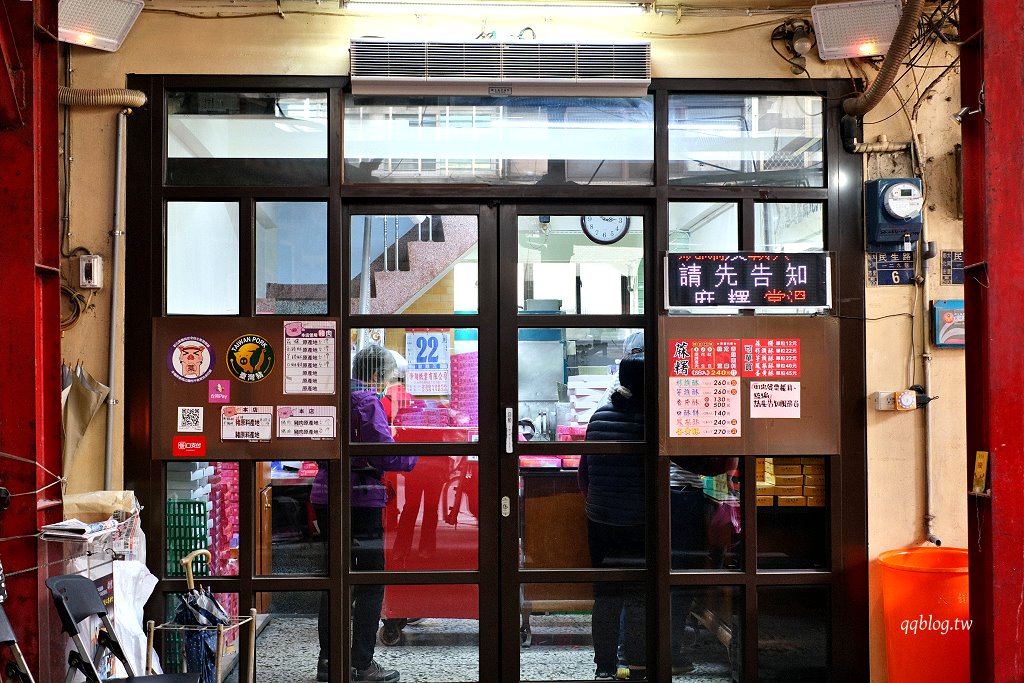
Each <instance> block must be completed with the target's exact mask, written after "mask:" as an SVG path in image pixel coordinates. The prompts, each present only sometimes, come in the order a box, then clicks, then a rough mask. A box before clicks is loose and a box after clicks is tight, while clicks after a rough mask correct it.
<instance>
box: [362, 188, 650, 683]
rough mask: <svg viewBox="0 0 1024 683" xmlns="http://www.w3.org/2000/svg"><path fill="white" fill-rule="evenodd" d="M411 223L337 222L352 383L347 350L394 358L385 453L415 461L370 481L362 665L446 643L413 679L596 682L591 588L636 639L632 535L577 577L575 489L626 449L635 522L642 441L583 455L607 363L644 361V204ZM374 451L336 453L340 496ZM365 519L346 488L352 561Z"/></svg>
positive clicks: (641, 588) (579, 546)
mask: <svg viewBox="0 0 1024 683" xmlns="http://www.w3.org/2000/svg"><path fill="white" fill-rule="evenodd" d="M406 210H407V211H409V213H407V214H403V215H400V216H396V215H393V214H385V213H383V212H380V213H378V212H376V211H375V210H374V209H372V208H371V207H365V208H363V207H359V208H353V209H352V210H351V213H350V214H349V216H348V217H347V219H346V223H345V224H346V225H347V226H348V227H349V231H348V235H349V236H348V239H349V246H350V254H351V258H350V263H349V283H350V289H349V313H350V316H351V317H350V319H351V320H352V326H351V329H350V338H351V342H352V351H353V353H352V356H353V359H354V361H353V365H352V376H353V377H356V378H359V377H363V376H364V375H365V374H366V372H365V369H364V368H363V366H362V363H363V360H364V356H365V354H366V352H364V351H362V349H366V348H369V347H371V346H375V345H380V346H383V347H384V348H385V349H387V350H388V353H389V355H391V356H392V357H393V358H394V359H395V360H397V365H396V367H395V368H393V369H391V370H390V371H391V372H393V373H394V375H395V376H394V378H393V379H392V381H391V382H389V383H385V384H387V386H382V387H379V388H378V393H381V394H382V395H383V397H384V402H385V405H386V406H388V408H389V410H388V417H389V420H390V422H391V425H390V431H391V434H392V436H393V438H394V440H395V442H396V443H395V444H394V445H393V446H390V447H389V450H388V452H389V453H391V454H393V455H395V456H396V457H408V458H415V463H414V465H413V466H412V468H411V469H410V470H409V471H395V472H387V473H385V474H384V477H383V479H384V481H385V482H386V483H387V484H388V486H389V488H390V490H391V493H390V494H389V495H390V498H389V500H388V502H387V505H386V507H385V509H384V512H383V528H384V533H383V539H382V542H381V543H382V547H383V558H384V559H383V566H372V567H369V568H368V569H369V571H363V570H362V569H361V568H360V567H359V566H358V563H357V566H354V567H352V574H351V583H352V590H353V594H354V595H355V594H357V592H358V591H359V590H362V589H361V588H360V587H361V586H365V585H375V586H380V585H383V586H384V599H383V610H382V617H383V625H382V627H381V629H380V633H379V638H378V640H379V643H380V644H379V645H378V646H377V647H378V651H377V658H378V660H379V661H381V662H382V663H383V664H384V665H385V666H388V667H393V668H395V669H399V668H402V669H404V670H406V671H408V672H409V673H408V674H403V678H404V677H405V675H411V674H412V672H413V671H418V670H419V669H420V668H421V667H422V666H423V665H424V664H425V663H426V662H427V661H428V660H429V657H430V649H431V648H432V647H436V646H437V645H439V644H444V645H445V646H446V653H447V654H446V657H445V662H446V664H445V666H446V667H447V668H442V669H437V668H435V669H433V670H432V672H431V673H430V674H429V677H428V678H424V679H422V680H432V681H463V680H498V679H497V678H491V676H500V677H501V680H508V681H518V680H529V681H549V680H592V679H593V677H594V674H595V667H596V664H595V662H594V649H593V634H592V621H593V619H592V613H593V605H594V594H595V587H596V589H597V591H598V592H599V593H600V592H601V590H602V587H604V588H605V592H606V593H609V594H613V595H619V594H628V595H629V596H630V597H631V598H632V597H636V598H637V600H636V601H634V603H631V604H633V605H634V606H636V607H638V608H639V609H637V610H631V614H630V618H631V620H632V621H631V628H633V629H634V631H635V630H637V629H639V630H641V631H643V632H645V631H646V621H645V620H644V618H643V604H642V603H643V602H644V600H645V598H644V597H643V596H644V595H645V594H646V588H645V582H646V580H647V579H646V572H647V568H648V564H649V563H648V560H647V557H646V553H645V552H644V542H643V538H642V537H641V538H640V539H639V541H640V543H639V546H637V547H638V548H639V554H638V555H635V556H632V557H630V558H628V559H626V558H619V557H615V558H610V559H609V561H608V562H606V563H603V564H602V566H600V568H599V569H598V570H596V571H591V570H592V568H593V566H594V559H593V557H592V555H591V553H590V551H589V550H588V542H587V537H588V530H587V517H586V512H585V497H584V494H583V492H582V491H581V489H580V483H579V482H580V479H579V476H578V473H579V466H580V461H581V457H590V458H600V457H613V458H617V457H623V456H622V455H612V454H625V455H626V456H628V457H629V458H630V459H632V460H634V461H635V463H636V468H635V470H634V471H635V473H636V474H637V475H638V477H639V479H637V480H636V481H633V482H629V483H626V487H627V489H630V490H631V493H632V494H633V496H632V499H633V501H634V507H635V509H636V510H637V511H639V514H640V515H641V517H643V516H644V515H645V514H646V509H647V506H646V497H645V494H644V490H645V489H646V482H645V476H646V475H645V472H647V471H648V470H649V469H650V468H649V467H648V466H647V464H646V459H647V456H646V454H647V453H650V452H651V449H650V448H648V447H647V445H646V444H647V439H648V438H649V436H650V434H652V433H653V431H652V430H650V429H648V428H647V426H646V424H643V423H641V424H640V425H639V430H638V431H636V432H634V433H632V434H628V435H626V436H624V437H623V439H624V440H623V441H622V442H621V443H615V444H609V443H605V444H598V445H594V444H590V443H586V442H585V439H586V434H587V424H588V421H589V420H590V418H591V417H592V416H593V414H594V413H595V411H596V409H597V408H598V407H600V405H602V404H603V403H605V402H607V401H608V399H609V397H610V395H611V393H612V391H613V389H614V387H615V386H616V383H617V370H618V364H619V362H620V360H621V359H622V358H623V356H624V355H627V354H629V353H635V352H640V353H642V351H643V350H644V335H643V333H644V327H645V324H644V318H643V311H644V309H645V306H646V305H647V304H646V302H645V289H644V286H643V285H644V282H645V281H646V280H647V279H648V277H647V275H646V273H645V264H646V261H645V259H644V253H645V252H644V250H645V240H646V239H647V237H648V236H647V235H646V233H645V230H644V227H645V215H644V211H643V208H642V207H638V206H631V207H614V211H611V210H609V209H607V208H601V209H600V211H601V215H597V213H598V211H594V212H589V211H588V212H583V211H577V210H572V211H571V212H568V211H566V208H565V207H556V206H547V207H539V208H538V207H511V206H508V207H501V208H499V209H498V210H497V211H492V210H490V209H489V208H477V207H468V208H467V207H459V208H458V209H457V210H451V208H449V207H446V210H444V211H441V210H440V209H438V208H435V207H416V208H415V209H410V208H403V211H406ZM591 213H593V215H591ZM392 352H393V353H392ZM375 362H378V361H375ZM381 364H382V366H386V367H387V368H390V363H381ZM641 368H642V366H641ZM644 372H645V371H644V370H643V369H641V375H643V373H644ZM371 374H372V373H371ZM353 400H354V399H353ZM352 409H353V410H355V409H356V406H355V405H353V406H352ZM641 419H643V418H641ZM375 440H376V438H375V437H374V436H373V435H372V434H364V435H363V437H362V438H361V439H359V440H358V441H357V442H353V443H351V444H350V447H349V449H348V452H349V456H350V457H349V461H350V464H351V467H352V468H353V469H352V470H351V472H352V473H351V475H350V476H351V477H352V484H351V485H352V486H353V487H356V486H357V485H358V482H357V480H358V478H359V477H360V476H361V474H360V473H359V472H357V471H356V469H355V467H356V465H357V464H358V463H359V462H364V461H372V460H373V458H374V457H375V456H374V455H371V454H373V453H377V452H379V451H375V450H374V448H375V446H376V444H371V443H370V442H371V441H375ZM587 451H597V452H599V453H601V454H604V455H597V454H589V453H587ZM364 454H365V455H364ZM352 490H353V491H355V488H353V489H352ZM360 504H361V502H360V500H358V496H356V494H355V493H353V494H352V496H351V497H350V509H349V513H350V514H349V515H348V517H349V519H350V520H353V521H352V522H351V523H350V528H349V538H350V541H349V542H350V543H352V544H353V551H355V550H358V549H360V548H363V547H365V546H366V545H367V543H368V542H369V543H372V541H367V540H366V539H365V538H363V537H361V536H360V535H359V534H360V531H359V530H358V529H356V528H355V524H356V522H355V521H354V520H356V518H357V514H356V513H358V512H359V510H356V509H354V508H355V506H357V505H360ZM639 522H640V527H641V528H642V527H643V519H640V520H639ZM355 554H357V553H355V552H353V555H355ZM380 571H383V572H384V574H383V575H381V574H377V572H380ZM366 582H372V583H370V584H367V583H366ZM615 619H616V620H615V624H614V625H612V626H611V628H614V630H615V631H616V633H617V632H618V617H616V618H615ZM637 619H639V621H637ZM634 635H636V634H634ZM634 640H635V642H639V643H643V633H641V634H640V637H638V638H635V639H634ZM613 647H615V646H614V645H613ZM492 648H493V649H492ZM417 652H419V653H420V655H417ZM496 654H497V655H499V656H497V657H495V656H494V655H496ZM399 655H400V656H399ZM645 656H646V653H643V654H636V655H635V658H640V657H645ZM417 662H419V663H417ZM498 662H500V664H498ZM615 663H617V662H615ZM615 663H613V664H612V666H614V664H615ZM624 663H625V662H624ZM634 663H635V664H636V663H637V662H634ZM410 667H412V668H410ZM417 680H420V679H419V678H417Z"/></svg>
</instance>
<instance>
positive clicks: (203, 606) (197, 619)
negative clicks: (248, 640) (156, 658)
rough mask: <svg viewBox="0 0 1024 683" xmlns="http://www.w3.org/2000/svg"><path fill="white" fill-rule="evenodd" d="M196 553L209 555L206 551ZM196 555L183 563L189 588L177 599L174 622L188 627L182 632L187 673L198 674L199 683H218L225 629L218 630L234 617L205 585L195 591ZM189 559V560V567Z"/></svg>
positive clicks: (228, 623)
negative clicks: (219, 658)
mask: <svg viewBox="0 0 1024 683" xmlns="http://www.w3.org/2000/svg"><path fill="white" fill-rule="evenodd" d="M197 552H200V553H207V551H197ZM194 555H195V553H193V554H190V555H189V556H188V557H186V558H185V559H184V560H182V564H184V565H185V577H186V579H187V580H188V588H189V589H188V591H187V592H185V593H184V594H182V595H180V596H178V597H179V602H178V609H177V610H176V611H175V613H174V623H176V624H180V625H182V626H186V627H189V628H186V629H184V632H183V635H184V641H185V662H186V664H187V666H188V671H190V672H199V683H217V681H218V671H217V665H218V664H219V662H218V661H217V660H218V657H217V654H218V650H219V643H218V641H219V640H220V639H221V638H223V629H220V628H218V627H220V626H229V625H230V624H231V617H229V616H228V614H227V612H225V611H224V608H223V607H221V605H220V603H219V602H217V599H216V598H215V597H213V593H212V592H211V591H210V589H209V588H203V587H202V586H200V587H199V588H196V587H195V584H194V583H193V582H192V558H193V556H194ZM207 555H208V553H207ZM186 560H188V563H187V564H186V563H185V561H186Z"/></svg>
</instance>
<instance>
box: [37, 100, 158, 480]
mask: <svg viewBox="0 0 1024 683" xmlns="http://www.w3.org/2000/svg"><path fill="white" fill-rule="evenodd" d="M57 98H58V101H59V102H60V104H63V105H67V106H87V107H121V111H120V112H118V116H117V141H116V146H117V147H116V149H115V156H114V223H113V229H112V230H111V233H110V234H111V237H112V245H111V251H112V254H111V259H110V260H111V264H110V332H109V337H108V339H107V386H108V387H110V393H109V394H108V395H107V434H106V443H105V445H104V457H103V487H104V488H105V489H106V490H108V491H109V490H112V489H113V469H114V466H113V464H114V406H116V405H117V398H116V396H117V365H116V363H117V321H118V316H119V307H118V291H119V290H120V288H121V252H122V250H123V246H122V240H121V238H122V237H123V236H124V224H123V222H122V221H121V213H122V207H123V196H124V163H125V145H124V138H125V121H126V120H127V118H128V115H129V114H130V113H131V107H141V106H142V105H144V104H145V103H146V95H145V94H144V93H142V92H141V91H139V90H126V89H123V88H104V89H98V90H83V89H76V88H67V87H64V86H60V87H58V89H57ZM66 153H68V150H65V154H66ZM67 191H68V190H67V189H66V188H65V192H67Z"/></svg>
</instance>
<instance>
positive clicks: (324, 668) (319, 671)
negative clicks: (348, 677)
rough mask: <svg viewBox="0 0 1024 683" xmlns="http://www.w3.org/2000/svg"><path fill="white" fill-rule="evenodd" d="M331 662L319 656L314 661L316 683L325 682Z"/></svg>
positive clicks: (328, 675) (328, 676)
mask: <svg viewBox="0 0 1024 683" xmlns="http://www.w3.org/2000/svg"><path fill="white" fill-rule="evenodd" d="M330 671H331V663H330V662H329V661H328V660H327V658H326V657H321V658H320V659H318V660H317V662H316V680H317V683H327V681H328V679H329V678H330Z"/></svg>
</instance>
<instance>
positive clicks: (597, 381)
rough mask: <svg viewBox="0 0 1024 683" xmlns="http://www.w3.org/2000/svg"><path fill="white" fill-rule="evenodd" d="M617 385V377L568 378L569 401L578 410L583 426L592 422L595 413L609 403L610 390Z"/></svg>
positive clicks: (588, 376)
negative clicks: (608, 394)
mask: <svg viewBox="0 0 1024 683" xmlns="http://www.w3.org/2000/svg"><path fill="white" fill-rule="evenodd" d="M614 383H615V375H607V374H603V375H572V376H571V377H569V378H568V391H569V401H570V402H571V403H572V405H573V408H575V410H576V419H577V420H578V421H579V423H580V424H581V425H584V426H586V424H587V423H588V422H590V416H591V415H593V414H594V411H595V410H597V409H598V408H600V407H601V405H602V404H604V403H606V402H607V399H606V398H605V397H606V396H607V392H608V388H609V387H611V386H612V385H613V384H614ZM584 431H585V430H584Z"/></svg>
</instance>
